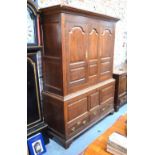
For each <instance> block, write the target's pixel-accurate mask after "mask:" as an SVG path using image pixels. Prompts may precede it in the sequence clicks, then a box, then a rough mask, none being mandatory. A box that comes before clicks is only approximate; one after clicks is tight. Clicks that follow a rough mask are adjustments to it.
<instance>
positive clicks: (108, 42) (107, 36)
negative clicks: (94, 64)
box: [99, 28, 114, 81]
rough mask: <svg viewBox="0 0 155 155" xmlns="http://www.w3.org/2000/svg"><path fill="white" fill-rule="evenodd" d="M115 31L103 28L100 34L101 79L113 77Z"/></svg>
mask: <svg viewBox="0 0 155 155" xmlns="http://www.w3.org/2000/svg"><path fill="white" fill-rule="evenodd" d="M113 39H114V38H113V33H112V30H111V29H110V28H106V29H103V31H102V33H101V35H100V67H99V72H100V80H101V81H102V80H106V79H109V78H111V77H112V61H113V60H112V59H113V57H112V55H113V46H114V40H113Z"/></svg>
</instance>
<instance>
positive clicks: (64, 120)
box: [40, 5, 118, 147]
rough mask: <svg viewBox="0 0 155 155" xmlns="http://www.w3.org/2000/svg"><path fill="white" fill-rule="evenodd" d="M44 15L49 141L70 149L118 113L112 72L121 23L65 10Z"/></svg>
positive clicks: (46, 11)
mask: <svg viewBox="0 0 155 155" xmlns="http://www.w3.org/2000/svg"><path fill="white" fill-rule="evenodd" d="M40 11H41V12H42V15H41V20H42V30H43V42H44V52H43V77H44V89H43V96H44V97H43V98H44V115H45V120H46V121H47V123H48V125H49V132H48V133H49V135H54V136H55V137H57V138H58V139H59V140H60V141H61V142H62V144H63V145H64V146H65V147H68V145H69V144H70V143H71V141H72V140H73V139H74V138H76V137H77V136H78V135H79V134H81V133H82V132H84V131H85V130H86V129H88V128H89V127H90V126H92V125H93V124H94V123H96V122H97V121H99V120H100V119H101V118H103V117H105V116H107V115H108V114H109V113H111V112H113V111H114V106H113V101H114V87H115V80H114V79H112V72H113V71H112V66H113V48H114V38H115V23H116V21H118V19H117V18H113V17H109V16H105V15H101V14H97V13H93V12H89V11H84V10H80V9H75V8H72V7H68V6H61V5H57V6H53V7H49V8H44V9H41V10H40ZM103 105H106V106H105V110H101V108H102V109H103ZM101 111H102V112H101Z"/></svg>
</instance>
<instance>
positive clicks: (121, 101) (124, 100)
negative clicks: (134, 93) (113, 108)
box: [119, 95, 127, 105]
mask: <svg viewBox="0 0 155 155" xmlns="http://www.w3.org/2000/svg"><path fill="white" fill-rule="evenodd" d="M126 102H127V95H124V96H121V97H119V103H120V105H122V104H124V103H126Z"/></svg>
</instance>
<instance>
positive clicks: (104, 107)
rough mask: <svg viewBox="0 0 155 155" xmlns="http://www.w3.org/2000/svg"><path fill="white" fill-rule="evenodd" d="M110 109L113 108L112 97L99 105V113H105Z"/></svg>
mask: <svg viewBox="0 0 155 155" xmlns="http://www.w3.org/2000/svg"><path fill="white" fill-rule="evenodd" d="M111 109H114V99H113V98H112V99H110V100H108V101H107V102H106V103H105V104H102V105H101V106H100V114H101V115H106V114H107V113H108V112H109V111H111Z"/></svg>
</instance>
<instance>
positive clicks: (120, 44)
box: [38, 0, 127, 69]
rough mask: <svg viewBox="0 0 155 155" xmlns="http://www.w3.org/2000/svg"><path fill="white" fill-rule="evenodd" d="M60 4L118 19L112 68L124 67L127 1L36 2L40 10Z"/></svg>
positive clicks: (76, 0)
mask: <svg viewBox="0 0 155 155" xmlns="http://www.w3.org/2000/svg"><path fill="white" fill-rule="evenodd" d="M60 3H61V4H64V5H70V6H74V7H77V8H81V9H85V10H90V11H94V12H99V13H102V14H106V15H110V16H113V17H118V18H120V21H119V22H118V23H117V24H116V36H115V50H114V68H117V69H118V68H122V67H124V66H126V60H127V50H126V46H127V21H126V16H127V15H126V11H127V8H126V5H127V0H38V4H39V6H40V7H41V8H42V7H48V6H52V5H56V4H60Z"/></svg>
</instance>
